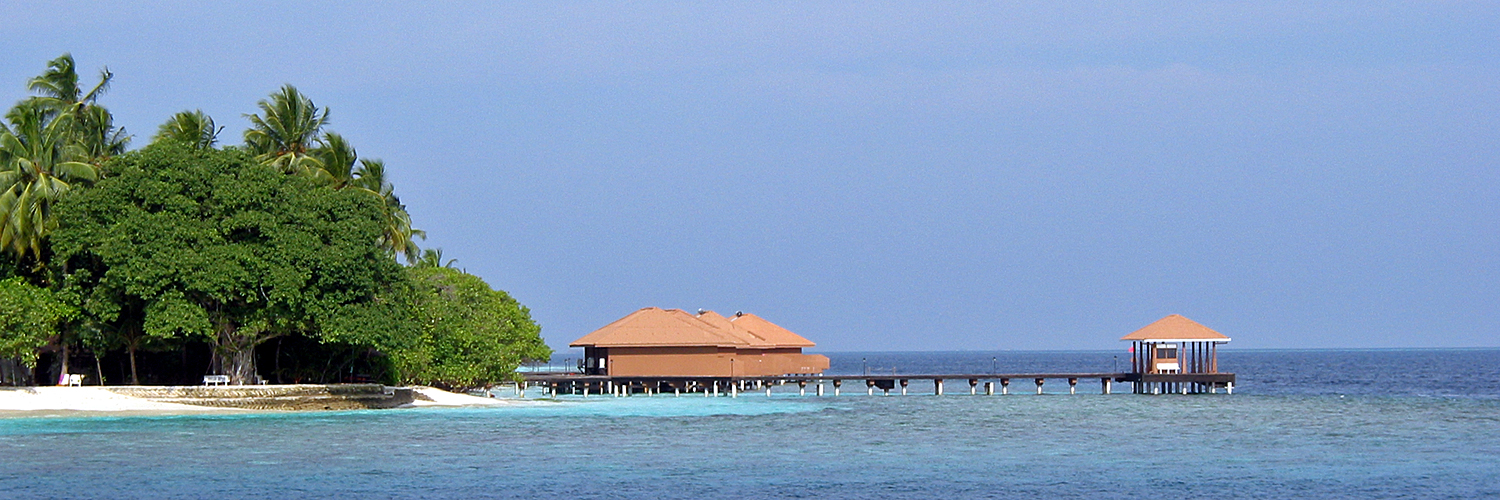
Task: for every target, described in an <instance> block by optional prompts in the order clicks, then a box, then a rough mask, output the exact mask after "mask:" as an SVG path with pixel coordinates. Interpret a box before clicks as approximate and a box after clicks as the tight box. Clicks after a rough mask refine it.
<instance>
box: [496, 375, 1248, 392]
mask: <svg viewBox="0 0 1500 500" xmlns="http://www.w3.org/2000/svg"><path fill="white" fill-rule="evenodd" d="M1048 380H1056V381H1061V382H1064V383H1066V384H1067V385H1068V393H1069V394H1076V393H1077V389H1078V382H1079V381H1080V380H1098V381H1099V384H1100V392H1101V393H1102V394H1111V393H1112V392H1113V385H1114V384H1116V383H1125V384H1130V387H1131V392H1132V393H1135V394H1163V393H1181V394H1203V393H1217V392H1218V391H1219V389H1224V391H1225V393H1228V394H1233V393H1234V381H1235V378H1234V374H1233V373H1000V374H996V373H983V374H973V373H969V374H963V373H958V374H918V375H901V374H897V375H886V374H881V375H874V374H871V375H822V374H818V375H780V376H752V377H663V376H651V377H612V376H608V375H584V374H579V373H565V372H533V373H527V374H524V378H523V382H521V383H520V384H519V385H517V390H518V391H520V392H521V393H522V394H524V391H525V390H526V389H527V388H528V387H530V386H536V387H538V388H540V389H542V390H544V391H546V392H547V393H548V394H553V395H556V394H573V395H580V396H584V397H587V396H590V395H612V396H629V395H634V394H641V395H647V396H650V395H654V394H672V395H678V396H680V395H682V394H695V393H699V394H702V395H704V396H718V395H723V396H730V397H736V396H738V395H739V394H740V393H742V392H749V391H759V390H763V391H765V392H766V395H767V396H770V395H771V394H772V388H774V387H780V386H789V385H790V386H796V387H797V389H798V391H797V392H798V395H801V396H806V395H807V393H808V389H809V386H811V388H812V390H813V394H814V395H816V396H825V395H828V393H829V391H831V392H832V395H834V396H839V395H842V393H843V392H844V391H845V390H855V391H857V390H859V389H861V388H862V389H864V390H865V393H866V394H867V395H874V394H875V391H876V390H879V391H881V393H882V394H890V393H891V391H895V390H898V389H899V393H900V394H902V395H906V394H909V390H910V386H911V382H912V381H924V382H928V383H930V384H931V390H932V393H933V394H935V395H939V396H941V395H943V394H945V390H946V386H947V384H948V383H950V382H951V383H956V384H959V387H960V390H962V388H963V387H967V388H968V392H969V394H971V395H977V394H986V395H993V394H996V393H997V391H998V393H999V394H1001V395H1006V394H1010V392H1011V391H1010V386H1011V383H1012V382H1013V381H1021V382H1031V383H1032V384H1035V386H1036V394H1044V393H1045V392H1044V390H1043V388H1044V386H1045V385H1046V382H1047V381H1048ZM861 382H863V383H862V384H861ZM924 385H926V384H924ZM848 386H852V388H848ZM861 386H863V387H861ZM997 386H998V387H997Z"/></svg>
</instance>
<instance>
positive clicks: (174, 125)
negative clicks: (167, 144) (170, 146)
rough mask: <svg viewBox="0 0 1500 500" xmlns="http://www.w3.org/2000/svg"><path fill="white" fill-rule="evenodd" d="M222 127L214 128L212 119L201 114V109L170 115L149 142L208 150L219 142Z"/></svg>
mask: <svg viewBox="0 0 1500 500" xmlns="http://www.w3.org/2000/svg"><path fill="white" fill-rule="evenodd" d="M223 131H224V127H217V128H215V127H214V119H213V118H212V117H210V116H208V115H206V114H204V113H203V110H201V109H195V110H192V111H183V112H180V113H177V114H175V115H172V117H171V118H168V119H167V122H166V123H163V124H161V127H160V128H158V129H156V137H152V138H151V140H152V141H153V142H155V141H161V140H170V141H177V142H182V143H185V144H188V145H191V146H192V147H193V148H195V149H209V148H212V147H214V144H215V143H218V142H219V132H223Z"/></svg>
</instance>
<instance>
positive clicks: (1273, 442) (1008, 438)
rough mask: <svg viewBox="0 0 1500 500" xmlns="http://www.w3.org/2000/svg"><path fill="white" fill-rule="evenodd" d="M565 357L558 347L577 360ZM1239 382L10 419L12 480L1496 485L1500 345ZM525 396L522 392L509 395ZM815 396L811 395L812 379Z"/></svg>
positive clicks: (159, 489) (1059, 364)
mask: <svg viewBox="0 0 1500 500" xmlns="http://www.w3.org/2000/svg"><path fill="white" fill-rule="evenodd" d="M827 354H828V355H829V357H830V358H832V361H833V367H832V369H831V370H830V373H844V374H859V373H863V372H864V371H865V370H869V371H871V372H879V373H890V372H891V371H892V370H894V371H895V372H896V373H907V374H917V373H939V372H968V373H974V372H978V373H984V372H989V371H991V370H998V371H1000V372H1012V373H1014V372H1026V371H1050V372H1066V371H1088V372H1099V371H1112V367H1113V366H1115V365H1116V364H1117V363H1124V364H1127V365H1128V362H1129V358H1128V355H1125V354H1124V353H1116V352H905V353H894V352H871V353H827ZM563 362H564V360H563V359H559V360H558V364H562V363H563ZM1220 368H1221V370H1223V371H1232V372H1235V373H1237V374H1238V378H1239V382H1238V384H1237V387H1236V390H1235V393H1234V394H1233V395H1225V394H1217V395H1188V396H1183V395H1161V396H1146V395H1132V394H1128V393H1127V394H1120V393H1119V392H1120V390H1125V391H1127V392H1128V389H1125V388H1124V387H1120V390H1117V391H1116V394H1113V395H1108V396H1106V395H1101V394H1099V392H1100V391H1099V386H1098V381H1087V380H1085V381H1080V383H1079V387H1078V394H1076V395H1069V394H1068V388H1067V385H1066V384H1060V383H1057V382H1056V381H1052V382H1049V384H1048V385H1047V386H1045V388H1046V390H1047V392H1048V394H1046V395H1041V396H1038V395H1036V394H1035V393H1034V392H1035V387H1034V386H1033V385H1031V384H1030V383H1029V382H1026V383H1021V382H1017V383H1013V384H1012V394H1011V395H1007V396H1001V395H994V396H984V395H979V396H970V395H969V394H968V391H967V388H968V387H967V384H953V385H950V386H949V387H948V388H947V392H948V394H947V395H944V396H934V395H932V392H931V386H930V384H929V385H926V386H920V385H918V382H916V381H914V382H913V386H912V388H911V395H908V396H897V395H892V396H880V395H879V394H880V392H879V391H876V394H877V395H876V396H874V397H871V396H867V395H865V391H864V387H863V384H859V385H858V386H854V387H851V386H847V385H846V386H845V389H846V390H845V391H844V393H843V395H841V396H839V397H831V390H830V393H829V394H830V396H825V397H821V398H820V397H814V396H806V397H800V396H798V395H797V392H796V388H795V387H794V386H789V387H782V388H778V389H777V390H776V391H775V392H774V393H773V395H772V396H771V397H766V395H765V394H764V393H763V392H750V393H745V394H741V395H740V397H738V398H728V397H719V398H705V397H702V396H701V395H696V396H686V395H685V396H683V397H680V398H678V397H672V396H670V395H667V396H653V397H644V396H639V395H637V396H633V397H628V398H611V397H601V396H597V395H595V396H592V397H589V398H587V399H584V398H580V397H577V396H567V397H561V398H557V399H544V398H537V397H536V396H537V394H536V393H537V392H538V391H535V390H533V391H530V392H529V393H528V399H527V400H526V401H523V402H520V403H519V404H515V405H510V406H506V407H503V408H474V409H438V408H422V409H406V410H370V411H350V412H314V413H274V414H272V413H263V414H249V415H210V416H169V417H103V418H100V417H90V418H8V419H0V492H4V498H7V499H18V498H195V499H196V498H314V497H316V498H531V499H551V498H558V499H564V498H566V499H595V498H598V499H606V498H627V499H633V498H642V499H700V498H737V499H740V498H820V499H821V498H830V499H843V498H848V499H862V498H897V499H908V498H909V499H946V498H959V499H963V498H1048V499H1051V498H1152V499H1158V498H1360V499H1366V498H1497V497H1500V349H1473V350H1437V349H1432V350H1309V351H1292V350H1277V351H1237V350H1233V349H1228V348H1226V349H1225V350H1223V351H1222V352H1221V353H1220ZM500 393H501V394H509V392H508V391H500ZM811 393H812V391H811V390H809V394H811Z"/></svg>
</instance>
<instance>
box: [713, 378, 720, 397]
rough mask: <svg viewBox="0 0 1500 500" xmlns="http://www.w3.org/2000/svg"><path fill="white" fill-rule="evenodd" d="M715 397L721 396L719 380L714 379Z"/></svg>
mask: <svg viewBox="0 0 1500 500" xmlns="http://www.w3.org/2000/svg"><path fill="white" fill-rule="evenodd" d="M714 397H719V381H717V380H715V381H714Z"/></svg>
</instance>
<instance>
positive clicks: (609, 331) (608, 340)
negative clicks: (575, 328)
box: [568, 307, 750, 347]
mask: <svg viewBox="0 0 1500 500" xmlns="http://www.w3.org/2000/svg"><path fill="white" fill-rule="evenodd" d="M568 345H569V346H570V347H585V346H593V347H654V346H682V347H704V346H718V347H749V346H750V343H749V342H747V341H745V340H743V339H741V338H739V337H738V336H736V335H733V334H730V333H729V332H727V331H725V330H724V329H722V328H719V327H715V326H713V325H711V324H709V323H707V322H705V321H703V320H700V319H698V318H697V317H694V316H693V315H692V314H688V313H686V312H683V311H682V310H681V309H658V308H655V307H647V308H644V309H641V310H639V311H636V312H633V313H630V314H628V315H626V316H625V317H623V318H620V319H617V320H615V321H614V322H613V323H610V324H608V325H604V327H603V328H600V329H598V330H594V331H593V333H590V334H588V335H584V336H583V338H580V339H578V340H575V341H573V343H571V344H568Z"/></svg>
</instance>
